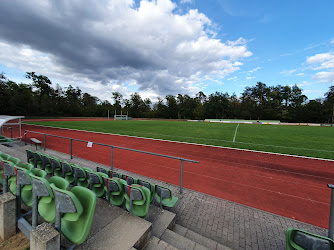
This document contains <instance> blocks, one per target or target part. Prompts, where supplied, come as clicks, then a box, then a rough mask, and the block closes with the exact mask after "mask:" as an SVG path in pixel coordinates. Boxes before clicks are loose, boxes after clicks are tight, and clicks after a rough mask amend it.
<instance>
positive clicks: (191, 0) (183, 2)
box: [180, 0, 194, 4]
mask: <svg viewBox="0 0 334 250" xmlns="http://www.w3.org/2000/svg"><path fill="white" fill-rule="evenodd" d="M193 2H194V0H181V1H180V4H186V3H189V4H192V3H193Z"/></svg>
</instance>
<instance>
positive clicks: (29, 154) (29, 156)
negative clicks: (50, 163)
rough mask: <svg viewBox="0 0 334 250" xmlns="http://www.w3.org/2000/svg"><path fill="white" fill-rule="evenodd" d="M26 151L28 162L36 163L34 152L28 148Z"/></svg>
mask: <svg viewBox="0 0 334 250" xmlns="http://www.w3.org/2000/svg"><path fill="white" fill-rule="evenodd" d="M26 152H27V162H28V163H30V164H33V165H34V164H35V156H34V155H35V154H34V152H33V151H31V150H28V149H27V150H26Z"/></svg>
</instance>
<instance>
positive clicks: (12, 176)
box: [2, 160, 16, 194]
mask: <svg viewBox="0 0 334 250" xmlns="http://www.w3.org/2000/svg"><path fill="white" fill-rule="evenodd" d="M2 168H3V172H2V175H3V185H2V186H3V192H4V193H6V192H8V191H10V189H9V187H10V185H11V183H12V182H13V181H14V183H15V182H16V172H15V164H14V163H13V162H11V161H7V160H2ZM15 184H16V183H15ZM14 194H15V192H14Z"/></svg>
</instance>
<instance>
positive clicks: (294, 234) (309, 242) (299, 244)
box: [285, 228, 334, 250]
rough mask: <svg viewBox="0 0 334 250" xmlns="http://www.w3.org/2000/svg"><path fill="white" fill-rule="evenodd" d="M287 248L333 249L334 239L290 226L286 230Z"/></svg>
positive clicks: (300, 249) (297, 249) (295, 249)
mask: <svg viewBox="0 0 334 250" xmlns="http://www.w3.org/2000/svg"><path fill="white" fill-rule="evenodd" d="M285 239H286V249H287V250H305V249H314V250H315V249H321V250H333V249H334V241H333V240H332V239H330V238H327V237H323V236H319V235H316V234H312V233H309V232H306V231H303V230H300V229H295V228H288V229H287V230H286V232H285Z"/></svg>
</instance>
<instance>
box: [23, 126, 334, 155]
mask: <svg viewBox="0 0 334 250" xmlns="http://www.w3.org/2000/svg"><path fill="white" fill-rule="evenodd" d="M24 124H25V125H33V126H41V127H46V128H56V129H64V130H74V131H81V132H90V133H96V134H104V135H117V136H124V137H130V138H138V139H145V140H154V141H163V142H173V143H180V144H189V145H196V146H203V147H211V148H223V149H231V150H239V151H246V152H254V153H261V154H271V155H281V156H289V157H295V158H303V159H312V160H321V161H330V162H334V160H333V159H325V158H316V157H311V156H302V155H289V154H283V153H274V152H265V151H259V150H253V149H242V148H232V147H224V146H216V145H208V144H200V143H194V142H181V141H172V140H164V139H156V138H148V137H140V136H135V135H121V134H113V133H104V132H96V131H89V130H80V129H73V128H62V127H52V126H45V125H35V124H26V123H24ZM227 142H229V141H227ZM236 143H240V142H236ZM269 146H272V145H269ZM272 147H277V146H272ZM282 147H283V146H282ZM291 148H293V149H298V148H294V147H291ZM310 150H311V149H310ZM329 152H332V151H329Z"/></svg>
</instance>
